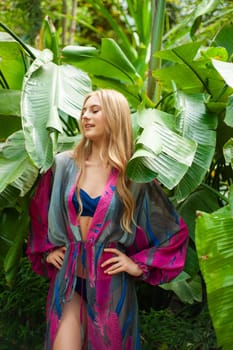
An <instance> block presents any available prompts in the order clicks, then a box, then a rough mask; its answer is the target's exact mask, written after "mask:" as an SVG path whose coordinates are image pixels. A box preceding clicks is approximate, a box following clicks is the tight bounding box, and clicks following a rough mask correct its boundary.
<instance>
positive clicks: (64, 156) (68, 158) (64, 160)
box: [54, 151, 74, 165]
mask: <svg viewBox="0 0 233 350" xmlns="http://www.w3.org/2000/svg"><path fill="white" fill-rule="evenodd" d="M70 162H71V163H74V158H73V152H72V151H64V152H60V153H57V154H56V155H55V157H54V163H55V164H56V165H58V164H59V165H62V164H64V165H67V164H68V163H70Z"/></svg>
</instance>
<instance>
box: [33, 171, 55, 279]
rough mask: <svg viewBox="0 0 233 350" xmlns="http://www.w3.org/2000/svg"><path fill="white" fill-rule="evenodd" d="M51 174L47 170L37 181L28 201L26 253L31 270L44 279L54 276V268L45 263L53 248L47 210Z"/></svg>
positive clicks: (51, 179) (50, 188)
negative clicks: (28, 223)
mask: <svg viewBox="0 0 233 350" xmlns="http://www.w3.org/2000/svg"><path fill="white" fill-rule="evenodd" d="M52 181H53V174H52V170H51V169H49V170H48V171H47V172H46V173H45V174H44V175H42V177H41V178H40V179H39V182H38V185H37V187H36V191H35V193H34V195H33V198H32V199H31V201H30V206H29V216H30V226H29V235H28V243H27V250H26V253H27V255H28V258H29V260H30V262H31V265H32V269H33V270H34V271H35V272H36V273H38V274H40V275H43V276H45V277H49V278H51V277H52V276H53V275H54V272H55V267H54V266H53V265H51V264H48V263H46V261H45V254H46V252H49V251H51V250H53V249H54V248H55V247H54V246H53V244H52V243H50V242H49V239H48V210H49V204H50V195H51V190H52Z"/></svg>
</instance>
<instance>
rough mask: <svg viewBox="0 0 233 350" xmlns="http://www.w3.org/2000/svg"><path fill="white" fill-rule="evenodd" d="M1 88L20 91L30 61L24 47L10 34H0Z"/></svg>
mask: <svg viewBox="0 0 233 350" xmlns="http://www.w3.org/2000/svg"><path fill="white" fill-rule="evenodd" d="M0 57H1V60H0V73H1V75H0V86H1V88H4V89H14V90H20V89H21V87H22V82H23V77H24V74H25V72H26V69H27V65H28V59H27V56H26V53H25V51H24V49H23V48H22V46H21V45H20V44H19V43H18V42H17V41H16V40H15V39H13V38H12V37H11V36H10V35H9V34H8V33H5V32H0Z"/></svg>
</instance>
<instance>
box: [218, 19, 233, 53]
mask: <svg viewBox="0 0 233 350" xmlns="http://www.w3.org/2000/svg"><path fill="white" fill-rule="evenodd" d="M232 35H233V24H232V23H227V24H226V25H225V26H224V27H223V28H221V30H220V32H219V33H218V34H217V35H216V37H215V38H214V41H213V44H214V45H215V46H217V47H219V46H222V47H225V48H226V49H227V52H228V55H229V57H230V56H231V55H232V53H233V43H232V40H231V38H232Z"/></svg>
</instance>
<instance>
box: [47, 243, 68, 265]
mask: <svg viewBox="0 0 233 350" xmlns="http://www.w3.org/2000/svg"><path fill="white" fill-rule="evenodd" d="M65 252H66V247H65V246H63V247H60V248H56V249H55V250H53V251H52V252H50V253H49V254H48V255H47V257H46V262H47V263H48V264H52V265H54V266H55V267H56V268H57V269H58V270H60V269H61V267H62V264H63V260H64V255H65Z"/></svg>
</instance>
